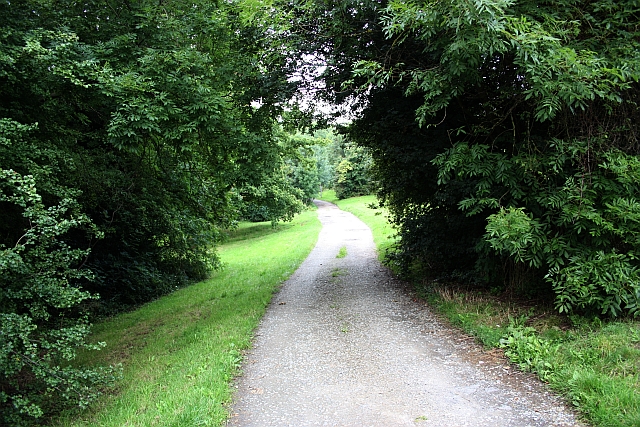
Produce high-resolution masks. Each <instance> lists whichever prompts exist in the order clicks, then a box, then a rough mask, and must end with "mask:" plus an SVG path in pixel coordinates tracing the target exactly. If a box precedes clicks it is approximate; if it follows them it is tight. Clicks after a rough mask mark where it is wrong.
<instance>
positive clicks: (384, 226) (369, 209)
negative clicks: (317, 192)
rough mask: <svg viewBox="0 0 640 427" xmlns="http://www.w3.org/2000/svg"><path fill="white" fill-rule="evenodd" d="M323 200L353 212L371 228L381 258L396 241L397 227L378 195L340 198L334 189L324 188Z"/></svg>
mask: <svg viewBox="0 0 640 427" xmlns="http://www.w3.org/2000/svg"><path fill="white" fill-rule="evenodd" d="M320 199H321V200H324V201H327V202H331V203H334V204H336V205H338V207H339V208H340V209H342V210H343V211H347V212H351V213H352V214H354V215H355V216H357V217H358V218H360V219H361V220H362V222H364V223H365V224H367V225H368V226H369V228H371V232H372V233H373V240H374V242H375V244H376V246H377V248H378V254H379V257H380V259H382V258H384V254H385V253H386V252H387V250H389V249H390V248H391V247H392V246H393V244H394V242H395V237H394V236H395V229H394V228H393V227H392V226H391V225H390V224H389V221H388V220H387V216H388V213H387V210H386V209H385V208H381V207H380V206H379V203H378V199H377V198H376V196H361V197H352V198H350V199H343V200H338V198H337V197H336V193H335V191H333V190H324V191H323V192H322V195H321V197H320Z"/></svg>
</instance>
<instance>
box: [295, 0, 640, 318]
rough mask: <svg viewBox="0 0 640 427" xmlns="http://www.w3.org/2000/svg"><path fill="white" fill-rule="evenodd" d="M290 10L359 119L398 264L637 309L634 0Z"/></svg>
mask: <svg viewBox="0 0 640 427" xmlns="http://www.w3.org/2000/svg"><path fill="white" fill-rule="evenodd" d="M283 7H285V8H286V10H287V12H288V13H289V15H290V16H293V17H295V19H297V25H296V26H295V28H296V29H297V31H294V33H295V36H296V37H297V39H294V40H295V42H296V43H298V47H299V49H298V52H299V56H298V58H299V60H300V61H304V60H305V58H307V57H308V55H309V52H310V51H318V52H323V55H324V57H325V58H326V61H327V64H328V66H327V67H326V68H325V69H324V70H323V73H322V75H320V76H319V79H318V80H321V81H322V83H318V82H317V81H316V82H314V83H313V84H310V86H313V85H315V87H320V86H321V87H323V88H325V90H323V91H321V94H320V95H319V96H320V97H321V98H323V99H331V100H333V101H335V102H338V103H345V104H346V105H349V106H351V107H353V108H352V109H353V110H354V111H356V112H357V116H356V118H355V120H354V123H353V126H352V127H351V128H350V130H349V132H350V133H349V135H350V137H351V138H352V139H353V140H354V141H356V142H358V143H360V144H361V145H365V146H367V147H369V148H370V149H371V150H372V155H373V157H374V160H375V163H376V168H377V171H378V176H379V178H380V184H379V185H380V188H381V189H382V191H381V195H382V197H383V199H384V201H385V203H386V204H387V206H388V207H389V208H390V210H391V212H392V214H393V215H394V220H395V221H396V222H397V223H398V224H399V226H400V232H401V243H400V245H401V248H402V251H401V253H400V255H401V258H402V259H403V261H404V262H405V264H408V265H415V264H416V262H417V263H418V264H423V265H425V264H426V265H428V266H429V267H434V268H436V269H439V268H442V269H443V270H449V271H451V270H452V269H454V268H464V269H467V271H470V270H468V268H469V267H470V265H472V264H475V265H476V267H477V268H478V269H479V270H477V275H478V276H481V277H485V278H489V279H491V280H495V281H497V282H498V283H500V282H502V284H504V286H511V287H512V288H513V287H514V286H516V285H517V286H516V287H524V288H531V287H534V288H535V287H537V288H541V289H544V287H545V286H546V287H547V289H549V290H551V289H553V291H554V293H555V298H556V307H557V309H558V310H560V311H562V312H565V311H567V312H569V311H575V310H578V311H585V310H587V311H588V310H597V311H598V312H601V313H606V314H609V315H618V314H621V313H624V312H631V313H635V312H637V305H638V302H639V301H640V283H639V282H638V280H637V279H638V276H637V268H638V267H639V264H638V259H637V258H638V255H637V254H638V252H639V249H640V247H639V246H638V241H637V239H636V236H637V233H638V230H637V226H638V223H639V222H638V221H637V219H636V217H637V212H638V210H639V209H640V208H639V206H638V201H637V195H638V190H639V188H638V187H637V182H638V180H637V179H636V177H637V176H638V173H639V171H640V169H639V166H640V164H639V163H638V156H639V155H640V151H638V147H639V145H638V135H640V131H639V129H638V126H639V123H640V120H639V117H638V114H639V109H638V102H639V96H638V95H639V94H640V87H639V86H638V81H639V80H640V61H639V60H638V56H637V52H638V51H639V49H640V45H639V42H638V40H639V39H638V35H639V29H638V26H637V22H638V21H639V19H640V7H639V6H638V4H637V2H634V1H620V2H610V1H607V0H601V1H591V2H574V1H560V2H535V3H532V2H525V1H516V2H505V1H502V0H481V1H477V2H474V3H469V2H465V1H453V2H446V3H443V2H422V1H416V2H406V1H389V2H377V1H364V2H361V1H359V2H350V1H347V2H333V3H329V4H327V3H326V2H289V3H287V5H284V4H283ZM327 8H329V9H328V10H329V11H327ZM416 123H417V124H418V125H419V126H416ZM447 259H449V260H450V261H449V262H447ZM457 259H460V260H461V261H462V262H461V263H459V264H456V263H455V261H454V262H452V261H451V260H457ZM474 259H475V260H476V262H474ZM527 277H528V278H530V279H528V278H527Z"/></svg>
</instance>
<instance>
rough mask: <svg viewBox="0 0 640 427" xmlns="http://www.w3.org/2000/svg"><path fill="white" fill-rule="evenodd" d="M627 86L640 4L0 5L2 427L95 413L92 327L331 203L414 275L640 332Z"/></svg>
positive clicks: (600, 0)
mask: <svg viewBox="0 0 640 427" xmlns="http://www.w3.org/2000/svg"><path fill="white" fill-rule="evenodd" d="M639 79H640V4H638V2H637V1H635V0H626V1H612V0H594V1H578V0H560V1H553V2H552V1H531V0H521V1H520V0H449V1H438V0H415V1H394V0H392V1H387V0H378V1H375V0H345V1H330V0H306V1H302V0H289V1H285V0H264V1H260V0H229V1H214V0H211V1H208V0H191V1H184V0H172V1H165V0H131V1H127V2H122V1H115V0H95V1H92V0H87V1H72V0H11V1H9V0H0V423H2V424H4V425H23V424H24V425H27V424H29V423H31V422H33V420H37V419H39V418H40V417H42V416H43V415H44V414H47V413H49V412H51V411H55V410H56V407H58V406H59V405H63V404H72V405H80V406H81V407H82V406H86V405H88V404H89V403H90V402H91V401H92V400H93V399H95V397H96V396H97V395H98V394H99V391H100V389H101V388H102V387H104V386H105V385H107V384H110V383H112V382H113V381H114V380H115V377H116V373H115V372H114V371H113V369H111V368H102V369H79V368H76V367H73V365H72V364H69V361H71V360H73V359H74V357H75V355H76V352H77V351H78V350H79V349H84V348H88V347H89V348H98V347H100V344H95V345H89V344H86V341H85V337H86V336H87V334H88V333H89V331H90V324H91V321H92V320H93V319H96V318H98V317H100V316H108V315H111V314H113V313H116V312H118V311H122V310H126V309H128V308H131V307H134V306H137V305H140V304H142V303H144V302H147V301H150V300H153V299H155V298H158V297H159V296H161V295H165V294H168V293H170V292H172V291H173V290H175V289H178V288H180V287H184V286H186V285H189V284H190V283H193V282H194V281H197V280H200V279H202V278H205V277H206V276H207V275H208V274H209V273H210V272H211V271H212V270H215V269H216V268H219V267H220V262H219V259H218V257H217V255H216V245H218V244H219V243H220V242H221V241H222V239H223V233H222V231H223V230H226V229H229V228H232V227H234V225H235V224H237V221H238V220H240V219H249V220H261V221H264V220H267V221H272V222H273V223H274V224H277V222H278V221H287V220H290V219H291V218H292V217H293V215H295V214H296V213H298V212H300V211H301V210H303V209H304V208H305V205H308V204H310V202H311V200H312V199H313V198H314V197H315V196H316V195H317V192H318V191H319V189H320V188H321V187H323V188H326V187H334V188H335V189H336V192H337V195H338V197H341V198H342V197H349V196H351V195H358V194H366V193H371V192H375V193H376V194H377V195H378V197H379V200H380V203H381V204H382V205H384V206H385V207H386V208H387V209H388V210H389V212H390V214H391V221H392V222H393V223H394V225H395V226H396V229H397V232H398V237H399V240H398V243H397V245H396V247H395V248H394V250H393V251H391V252H390V253H389V254H388V255H387V261H388V262H389V263H390V264H392V265H394V266H395V267H397V269H398V270H399V271H401V272H403V273H405V274H407V275H409V276H412V277H426V276H428V277H431V278H436V279H438V280H456V281H459V282H464V283H466V284H468V285H469V286H477V287H492V288H494V289H499V290H500V292H505V293H510V294H514V295H524V296H527V297H535V296H546V297H547V298H550V299H551V300H552V303H553V305H554V307H555V310H557V311H559V312H560V313H568V314H570V313H595V314H597V315H600V316H604V317H620V316H634V315H636V313H637V312H638V309H639V307H638V304H639V303H640V270H639V267H640V261H639V260H638V257H639V256H640V252H639V249H640V201H639V200H638V197H639V195H640V156H639V155H640V139H639V138H640V110H639V108H638V102H639V101H640V96H639V95H640V85H639V83H638V80H639ZM328 105H329V106H332V108H331V109H328V108H326V106H328ZM345 119H346V121H345ZM331 123H334V124H335V123H337V124H335V127H334V128H332V129H333V130H332V129H329V128H328V126H329V125H330V124H331ZM328 129H329V130H328ZM65 402H66V403H65Z"/></svg>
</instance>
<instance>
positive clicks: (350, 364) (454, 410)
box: [229, 201, 584, 427]
mask: <svg viewBox="0 0 640 427" xmlns="http://www.w3.org/2000/svg"><path fill="white" fill-rule="evenodd" d="M315 203H316V205H317V206H318V217H319V219H320V221H321V222H322V224H323V228H322V231H321V233H320V236H319V238H318V243H317V245H316V247H315V248H314V250H313V251H312V252H311V254H310V255H309V257H308V258H307V259H306V260H305V261H304V263H303V264H302V265H301V266H300V268H299V269H298V270H297V271H296V272H295V273H294V274H293V275H292V276H291V278H290V279H289V280H288V281H287V282H285V284H284V285H283V287H282V289H281V290H280V292H279V293H278V294H276V295H275V296H274V298H273V301H272V303H271V306H270V307H269V309H268V310H267V314H266V315H265V317H264V318H263V320H262V322H261V324H260V326H259V328H258V330H257V332H256V337H255V344H254V347H253V349H252V350H251V351H250V352H249V353H248V354H247V355H246V359H245V364H244V365H243V372H244V374H243V376H242V377H240V378H238V379H237V381H236V386H237V393H236V397H235V402H234V405H233V407H232V408H231V410H232V417H231V419H230V420H229V425H230V426H234V427H250V426H255V427H270V426H279V427H280V426H295V427H303V426H358V427H364V426H376V427H377V426H381V427H387V426H389V427H391V426H424V427H427V426H439V427H440V426H442V427H444V426H446V427H456V426H490V427H499V426H513V427H526V426H582V425H584V424H581V423H579V422H578V421H577V418H576V416H575V415H574V414H573V413H572V412H571V411H570V410H568V409H567V408H566V407H565V406H564V405H563V403H562V401H561V400H560V399H559V398H557V397H555V396H554V395H552V394H551V393H549V392H548V391H546V390H545V388H544V386H543V385H542V384H541V383H540V382H539V381H537V380H536V379H535V378H533V377H532V376H530V375H526V374H523V373H521V372H517V371H515V370H513V369H511V368H510V367H509V366H508V364H507V363H506V362H505V361H504V360H503V359H501V358H499V357H496V356H494V355H492V354H491V353H490V352H483V351H482V349H480V348H479V347H478V346H477V345H476V344H475V343H474V342H473V340H470V339H468V338H465V337H461V334H460V333H459V332H456V331H453V330H451V329H450V328H448V327H447V326H445V325H443V324H442V323H440V322H439V321H438V319H436V317H435V316H434V315H433V314H432V313H431V312H430V311H429V309H428V307H426V306H425V305H424V303H421V302H419V301H416V300H414V299H413V298H412V296H411V292H410V291H408V290H407V288H406V287H405V285H404V284H403V283H401V282H399V281H397V280H395V279H394V278H393V277H392V275H391V274H390V273H389V271H388V270H387V269H386V268H384V267H382V266H381V265H380V263H379V262H378V261H377V255H376V250H375V246H374V243H373V239H372V236H371V231H370V230H369V228H368V227H367V226H366V225H365V224H364V223H362V222H361V221H360V220H359V219H357V218H356V217H355V216H353V215H352V214H350V213H347V212H344V211H341V210H340V209H338V208H337V207H336V206H335V205H333V204H331V203H327V202H323V201H315ZM343 246H345V247H346V248H347V256H346V257H344V258H336V255H337V254H338V252H339V250H340V248H341V247H343Z"/></svg>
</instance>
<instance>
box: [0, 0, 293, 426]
mask: <svg viewBox="0 0 640 427" xmlns="http://www.w3.org/2000/svg"><path fill="white" fill-rule="evenodd" d="M243 6H244V5H243V4H242V3H239V4H238V3H228V2H211V1H199V0H196V1H195V2H194V1H188V2H186V1H174V2H170V3H166V2H159V1H155V0H139V1H132V2H118V1H111V0H92V1H84V2H58V1H46V2H43V1H39V0H25V1H19V2H0V40H1V43H0V64H1V65H0V99H1V102H0V171H2V175H0V186H1V187H0V205H1V207H2V208H1V209H0V218H2V221H0V245H1V246H0V272H1V273H2V278H1V279H0V280H2V291H1V293H0V316H2V320H3V321H2V326H1V333H2V335H1V336H0V346H1V348H2V350H1V353H0V369H1V370H2V377H1V378H0V391H1V393H2V394H0V399H1V403H0V410H1V411H2V415H1V416H2V417H5V419H6V420H10V421H5V422H6V423H11V424H17V423H18V422H19V421H18V419H23V420H25V422H26V420H29V419H33V418H34V417H38V416H40V415H41V414H42V413H43V412H47V410H48V408H49V407H48V406H47V405H46V404H45V402H49V401H51V403H52V406H54V405H55V404H56V402H57V400H56V399H54V398H51V399H50V397H51V396H53V395H55V394H56V393H57V394H58V395H59V396H62V397H69V398H71V400H72V401H75V402H76V403H80V404H82V405H84V404H86V402H88V400H90V398H91V397H92V396H93V395H94V394H95V390H96V389H95V387H93V385H95V384H97V383H98V382H99V381H100V379H101V378H102V379H108V377H109V375H108V374H107V373H105V375H106V376H105V375H102V374H99V373H98V372H97V371H92V372H89V371H86V372H82V371H77V370H72V369H70V368H60V367H59V366H64V363H66V362H65V361H67V360H69V359H71V358H73V355H74V353H75V351H76V349H77V348H81V347H83V346H84V344H83V337H84V336H85V335H86V333H87V331H88V321H87V319H86V318H85V317H83V314H82V313H84V312H85V311H86V310H88V309H89V308H91V309H93V310H94V311H96V310H97V311H102V312H107V313H110V312H112V310H115V309H121V308H122V307H123V305H127V304H139V303H142V302H144V301H148V300H150V299H152V298H155V297H157V296H159V295H162V294H164V293H167V292H170V291H171V290H173V289H175V288H176V287H177V286H181V285H184V284H187V283H190V282H191V281H192V280H195V279H199V278H202V277H204V276H205V275H206V274H208V272H209V271H210V269H211V268H214V267H215V266H216V265H217V258H216V256H215V252H214V250H215V243H216V242H217V241H218V239H219V235H220V233H219V230H220V229H221V228H223V227H227V226H228V225H229V224H232V223H233V221H234V220H235V219H236V218H237V216H238V207H237V204H236V203H235V202H234V197H233V192H234V190H235V189H237V188H242V187H247V186H256V187H257V186H259V185H260V183H261V182H265V181H267V180H277V179H278V173H279V172H280V169H279V167H278V166H277V165H279V159H280V149H279V148H278V147H277V144H275V143H274V141H275V135H274V130H273V129H274V122H275V119H276V117H277V116H278V115H279V114H280V113H281V112H282V109H283V102H284V101H285V100H286V99H287V98H288V97H289V96H290V94H291V91H292V89H293V86H292V84H291V83H290V82H288V81H287V76H286V74H285V73H284V71H283V69H284V68H283V67H281V66H282V64H283V62H284V61H285V60H284V55H282V52H281V51H278V50H276V49H274V43H273V40H272V36H271V35H270V34H269V33H265V32H264V31H263V29H262V28H260V26H259V25H258V24H259V23H252V22H250V21H247V20H245V19H244V18H243V14H244V11H243V8H242V7H243ZM281 68H282V70H281ZM258 101H259V102H258ZM282 215H284V216H285V217H286V215H289V213H288V212H284V213H282ZM97 296H100V298H101V299H100V300H99V302H98V301H96V300H95V298H96V297H97ZM92 384H93V385H92ZM42 393H45V394H42ZM46 393H50V394H51V396H49V395H48V394H46ZM43 396H44V397H43Z"/></svg>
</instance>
